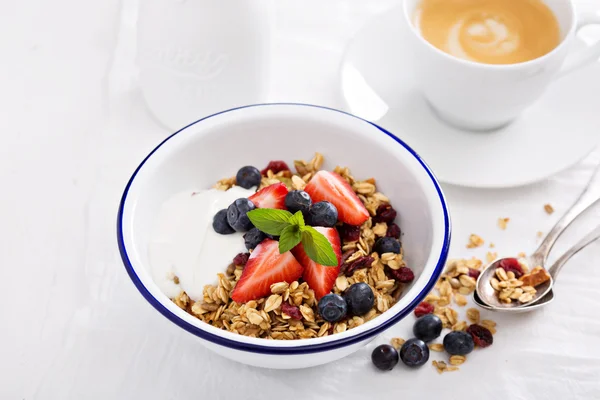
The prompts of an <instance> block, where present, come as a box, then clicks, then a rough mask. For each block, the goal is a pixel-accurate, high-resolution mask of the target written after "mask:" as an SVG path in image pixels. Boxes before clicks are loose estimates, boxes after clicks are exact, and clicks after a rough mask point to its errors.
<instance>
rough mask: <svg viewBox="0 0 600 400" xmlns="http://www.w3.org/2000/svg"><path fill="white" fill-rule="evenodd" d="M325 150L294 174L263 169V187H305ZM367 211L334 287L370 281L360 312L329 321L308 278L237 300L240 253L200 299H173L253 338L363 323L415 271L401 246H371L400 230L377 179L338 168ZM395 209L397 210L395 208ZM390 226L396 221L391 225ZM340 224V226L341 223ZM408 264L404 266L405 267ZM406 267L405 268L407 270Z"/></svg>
mask: <svg viewBox="0 0 600 400" xmlns="http://www.w3.org/2000/svg"><path fill="white" fill-rule="evenodd" d="M323 160H324V159H323V155H322V154H320V153H316V154H315V156H314V157H313V158H312V159H311V160H310V161H308V162H306V161H304V160H296V161H294V166H295V169H296V173H293V172H292V171H290V170H287V169H285V170H281V171H273V170H271V169H268V170H266V171H263V176H262V180H261V183H260V187H259V189H260V188H263V187H266V186H269V185H272V184H275V183H279V182H282V183H284V184H285V185H286V187H287V188H288V189H289V190H302V189H304V187H305V186H306V184H307V183H308V182H310V180H311V178H312V177H313V176H314V174H315V173H316V172H317V171H319V170H320V168H321V167H322V165H323ZM334 172H336V173H338V174H339V175H340V176H342V177H343V178H344V179H345V180H346V181H347V182H348V183H349V184H350V185H351V187H352V189H353V190H354V192H355V193H356V194H357V195H358V197H359V199H360V200H361V201H362V203H363V204H364V205H365V207H366V209H367V210H368V211H369V214H370V216H371V217H370V218H369V219H368V220H367V221H366V222H365V223H363V224H362V225H361V226H360V227H357V228H356V229H357V232H356V236H353V235H347V236H348V237H345V235H344V234H342V235H340V236H341V241H342V252H343V255H342V267H341V269H340V273H339V276H338V278H337V280H336V282H335V285H334V288H333V292H334V293H336V294H343V293H344V291H345V290H346V289H347V288H348V287H350V286H351V285H352V284H354V283H358V282H364V283H366V284H368V285H369V286H370V287H371V289H372V291H373V294H374V296H375V302H374V305H373V308H372V309H371V310H370V311H369V312H368V313H366V314H365V315H362V316H360V317H359V316H348V317H345V318H344V319H342V320H340V321H338V322H336V323H330V322H327V321H325V320H324V319H322V318H321V316H320V315H319V313H318V309H317V300H316V298H315V294H314V292H313V290H312V289H311V288H309V287H308V284H307V283H306V282H299V281H295V282H292V283H290V284H288V283H286V282H279V283H275V284H273V285H271V294H270V295H269V296H267V297H265V298H260V299H257V300H252V301H249V302H247V303H244V304H238V303H236V302H235V301H233V300H232V299H231V292H232V291H233V289H234V287H235V285H236V284H237V282H238V281H239V279H240V277H241V275H242V271H243V269H244V264H245V261H246V260H247V257H246V258H244V257H236V258H235V259H234V261H237V263H236V262H234V263H232V264H230V265H229V266H228V267H227V269H226V271H225V273H220V274H218V283H217V284H216V285H206V286H205V287H204V290H203V298H202V300H199V301H196V302H194V301H193V300H192V299H190V298H189V296H188V295H187V294H186V293H185V292H183V291H182V292H181V293H180V294H179V296H178V297H176V298H174V299H172V300H173V302H175V304H177V305H178V306H179V307H181V308H182V309H184V310H186V311H187V312H188V313H190V314H191V315H194V316H195V317H197V318H198V319H200V320H201V321H203V322H205V323H208V324H210V325H212V326H215V327H217V328H220V329H223V330H227V331H230V332H234V333H238V334H241V335H246V336H250V337H257V338H265V339H283V340H294V339H306V338H315V337H323V336H328V335H331V334H334V333H340V332H344V331H346V330H348V329H352V328H354V327H357V326H360V325H362V324H364V323H365V322H367V321H370V320H371V319H373V318H375V317H377V316H378V315H380V314H381V313H383V312H385V311H387V310H388V309H389V308H390V307H392V306H393V305H394V304H395V303H396V301H397V300H398V299H399V297H400V296H401V294H402V291H403V287H404V285H405V284H407V283H408V282H410V281H412V279H413V278H414V276H412V271H411V272H410V276H409V277H407V272H408V271H410V270H409V269H408V268H406V264H405V262H404V260H403V253H402V251H401V252H400V254H394V253H384V254H382V255H381V256H379V254H378V253H377V252H375V251H373V246H374V244H375V241H376V240H377V239H378V238H380V237H385V236H386V235H388V233H389V232H390V229H391V230H392V231H393V233H392V234H393V235H396V234H397V235H398V236H399V235H400V232H399V228H398V227H397V225H395V224H390V226H388V224H387V223H386V222H382V221H381V219H382V218H378V215H379V214H378V211H379V212H386V211H387V212H389V209H390V208H391V207H389V199H388V198H387V197H386V196H385V195H384V194H382V193H380V192H378V191H377V186H376V181H375V179H373V178H370V179H366V180H357V179H355V178H354V177H353V176H352V175H351V173H350V170H349V169H348V168H342V167H339V166H338V167H336V168H335V170H334ZM235 183H236V182H235V177H233V178H226V179H222V180H220V181H218V182H217V183H216V184H215V186H214V187H215V188H217V189H219V190H228V189H229V188H231V187H233V186H234V185H235ZM394 213H395V211H394ZM391 225H394V226H393V227H392V226H391ZM340 228H341V227H340ZM403 269H404V270H403ZM405 270H406V271H405Z"/></svg>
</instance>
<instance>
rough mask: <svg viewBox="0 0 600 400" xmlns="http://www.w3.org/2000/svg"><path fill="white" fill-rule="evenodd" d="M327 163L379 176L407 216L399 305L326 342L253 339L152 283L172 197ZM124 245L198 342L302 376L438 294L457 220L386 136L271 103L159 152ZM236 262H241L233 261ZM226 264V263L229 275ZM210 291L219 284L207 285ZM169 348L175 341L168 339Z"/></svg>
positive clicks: (229, 115)
mask: <svg viewBox="0 0 600 400" xmlns="http://www.w3.org/2000/svg"><path fill="white" fill-rule="evenodd" d="M315 151H318V152H321V153H322V154H323V155H324V156H325V164H324V168H325V169H329V170H331V169H333V168H334V167H335V166H336V165H341V166H348V167H349V168H350V169H351V171H352V174H353V175H354V176H355V177H357V178H359V179H361V178H362V179H366V178H369V177H374V178H375V179H377V186H378V189H379V190H380V191H381V192H383V193H384V194H385V195H387V196H388V197H389V198H390V200H391V202H392V205H393V206H394V208H395V209H396V210H397V211H398V215H399V218H398V220H399V225H400V227H401V229H402V232H403V237H402V242H403V247H404V251H405V259H406V261H407V264H408V265H409V266H410V267H411V268H412V269H413V271H414V272H415V277H416V278H415V280H414V281H413V283H412V284H411V285H410V286H409V287H408V288H406V290H405V292H404V294H403V296H402V297H401V298H400V300H399V301H398V302H397V303H396V304H395V305H394V306H393V307H392V308H391V309H390V310H388V311H386V312H385V313H383V314H382V315H380V316H378V317H376V318H374V319H373V320H371V321H369V322H367V323H365V324H363V325H361V326H359V327H356V328H354V329H350V330H348V331H346V332H343V333H338V334H334V335H330V336H326V337H322V338H314V339H302V340H292V341H280V340H266V339H260V338H250V337H246V336H242V335H238V334H235V333H231V332H226V331H223V330H220V329H218V328H215V327H213V326H210V325H208V324H206V323H204V322H202V321H200V320H198V319H197V318H195V317H193V316H192V315H190V314H188V313H186V312H184V311H183V310H181V309H180V308H179V307H177V306H176V305H175V304H174V303H173V302H172V301H171V300H169V298H168V297H167V296H165V295H164V294H163V293H162V292H161V291H160V289H159V288H158V286H157V285H156V284H155V282H154V281H153V279H152V275H151V273H150V271H151V269H150V265H149V259H148V243H149V239H150V232H151V230H152V226H153V224H154V222H155V218H156V215H157V214H158V211H159V210H160V207H161V205H162V204H163V202H164V201H165V200H166V199H168V198H169V196H171V195H173V194H175V193H178V192H181V191H183V190H197V189H198V188H210V187H211V186H212V185H213V184H214V183H215V182H216V181H217V180H219V179H221V178H223V177H228V176H232V175H235V173H236V171H237V170H238V169H239V168H240V167H241V166H243V165H255V166H257V167H259V168H262V167H264V166H265V165H266V164H267V163H268V161H270V160H274V159H281V160H286V161H288V162H290V163H291V161H293V160H294V159H299V158H300V159H302V158H309V157H312V155H313V154H314V152H315ZM117 239H118V244H119V249H120V252H121V257H122V259H123V263H124V264H125V268H126V269H127V272H128V273H129V276H130V277H131V280H132V281H133V283H134V284H135V286H136V287H137V288H138V290H139V291H140V293H141V294H142V295H143V296H144V298H145V299H146V300H147V301H148V302H149V303H150V304H151V305H152V306H153V307H154V308H156V310H158V311H159V312H160V313H161V314H162V315H163V316H165V317H166V318H168V319H169V320H170V321H172V322H173V323H174V324H176V325H177V326H179V327H180V328H182V329H185V330H186V331H188V332H190V333H191V334H193V335H196V336H197V337H198V338H200V341H201V342H202V343H203V344H204V345H205V346H206V347H208V348H209V349H211V350H213V351H215V352H216V353H219V354H221V355H223V356H225V357H227V358H230V359H232V360H235V361H239V362H242V363H245V364H249V365H254V366H259V367H268V368H303V367H309V366H314V365H319V364H324V363H328V362H331V361H334V360H337V359H339V358H342V357H344V356H346V355H348V354H351V353H352V352H354V351H356V350H358V349H359V348H360V347H361V346H364V345H365V344H367V343H368V342H370V341H371V340H373V339H374V338H375V337H376V336H377V335H378V334H380V333H381V332H383V331H384V330H385V329H387V328H389V327H390V326H392V325H394V324H395V323H397V322H398V321H400V320H401V319H402V318H403V317H404V316H406V315H408V314H409V313H410V312H411V311H412V310H413V309H414V307H416V306H417V304H419V302H420V301H422V300H423V298H424V297H425V296H426V294H427V293H428V292H429V291H430V290H431V289H432V287H433V285H434V284H435V282H436V280H437V279H438V277H439V275H440V274H441V272H442V269H443V267H444V263H445V261H446V258H447V254H448V248H449V244H450V218H449V214H448V208H447V206H446V201H445V200H444V195H443V193H442V190H441V189H440V186H439V184H438V182H437V180H436V178H435V177H434V175H433V174H432V172H431V171H430V170H429V168H428V167H427V165H426V164H425V163H424V162H423V161H422V160H421V159H420V158H419V156H418V155H417V154H416V153H415V152H414V151H413V150H412V149H411V148H410V147H409V146H408V145H406V144H405V143H404V142H402V140H400V139H399V138H397V137H396V136H394V135H392V134H391V133H389V132H387V131H386V130H384V129H383V128H381V127H379V126H377V125H375V124H372V123H370V122H367V121H365V120H362V119H360V118H357V117H355V116H353V115H350V114H347V113H344V112H341V111H337V110H333V109H328V108H323V107H317V106H310V105H302V104H264V105H253V106H247V107H241V108H236V109H233V110H228V111H224V112H221V113H218V114H215V115H211V116H210V117H206V118H203V119H201V120H199V121H196V122H194V123H192V124H190V125H188V126H187V127H185V128H183V129H181V130H180V131H178V132H176V133H174V134H173V135H171V136H170V137H168V138H167V139H165V140H164V141H163V142H162V143H161V144H159V145H158V146H157V147H156V148H155V149H154V150H153V151H152V152H151V153H150V154H149V155H148V156H147V157H146V158H145V159H144V161H142V163H141V164H140V166H139V167H138V168H137V169H136V171H135V172H134V173H133V175H132V177H131V179H130V181H129V183H128V184H127V186H126V188H125V191H124V193H123V197H122V199H121V204H120V208H119V213H118V220H117ZM232 256H233V254H232ZM226 267H227V266H226V265H223V266H222V270H225V268H226ZM207 283H211V282H207ZM165 340H168V339H165Z"/></svg>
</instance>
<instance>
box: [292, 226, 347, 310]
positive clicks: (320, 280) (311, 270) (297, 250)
mask: <svg viewBox="0 0 600 400" xmlns="http://www.w3.org/2000/svg"><path fill="white" fill-rule="evenodd" d="M315 229H316V230H317V231H319V232H321V233H322V234H323V235H325V237H326V238H327V240H329V243H331V247H333V252H334V253H335V256H336V257H337V259H338V265H337V267H327V266H325V265H321V264H317V263H316V262H314V261H313V260H311V259H310V257H308V255H307V254H306V252H305V251H304V247H303V246H302V243H300V244H299V245H297V246H296V247H294V248H293V249H292V253H293V254H294V257H296V259H297V260H298V261H299V262H300V264H302V266H303V267H304V273H303V274H302V278H303V279H304V281H305V282H306V283H308V287H309V288H311V289H312V290H314V291H315V297H316V298H317V300H318V299H320V298H321V297H323V296H325V295H326V294H327V293H329V292H331V289H332V288H333V285H334V284H335V280H336V278H337V277H338V274H339V273H340V265H341V262H342V246H341V244H340V236H339V235H338V232H337V230H336V229H335V228H323V227H320V226H315Z"/></svg>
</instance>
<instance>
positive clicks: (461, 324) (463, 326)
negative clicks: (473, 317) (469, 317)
mask: <svg viewBox="0 0 600 400" xmlns="http://www.w3.org/2000/svg"><path fill="white" fill-rule="evenodd" d="M451 329H452V330H453V331H465V330H466V329H467V323H466V322H465V321H460V322H457V323H456V324H454V325H452V328H451Z"/></svg>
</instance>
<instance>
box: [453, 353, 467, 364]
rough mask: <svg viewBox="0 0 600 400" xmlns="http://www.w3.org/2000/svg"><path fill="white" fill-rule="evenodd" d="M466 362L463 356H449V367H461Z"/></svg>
mask: <svg viewBox="0 0 600 400" xmlns="http://www.w3.org/2000/svg"><path fill="white" fill-rule="evenodd" d="M466 360H467V358H466V357H465V356H458V355H456V356H451V357H450V360H449V361H450V364H451V365H461V364H463V363H464V362H465V361H466Z"/></svg>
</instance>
